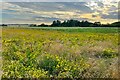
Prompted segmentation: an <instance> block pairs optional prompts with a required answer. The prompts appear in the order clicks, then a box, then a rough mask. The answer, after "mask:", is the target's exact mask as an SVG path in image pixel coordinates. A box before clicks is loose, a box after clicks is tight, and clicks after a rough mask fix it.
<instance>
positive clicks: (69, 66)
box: [2, 28, 120, 79]
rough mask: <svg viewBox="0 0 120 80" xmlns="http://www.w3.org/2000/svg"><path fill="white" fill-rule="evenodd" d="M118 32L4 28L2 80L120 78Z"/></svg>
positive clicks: (108, 29) (86, 29) (90, 29)
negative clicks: (6, 79)
mask: <svg viewBox="0 0 120 80" xmlns="http://www.w3.org/2000/svg"><path fill="white" fill-rule="evenodd" d="M118 36H119V34H118V29H117V28H75V29H74V28H72V29H69V28H66V29H59V28H56V29H55V28H54V29H52V28H49V29H48V28H44V29H43V28H3V29H2V59H3V66H2V70H3V74H2V78H38V79H39V78H118V77H119V75H118V46H119V44H120V43H119V42H118Z"/></svg>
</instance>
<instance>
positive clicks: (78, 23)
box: [2, 19, 120, 27]
mask: <svg viewBox="0 0 120 80" xmlns="http://www.w3.org/2000/svg"><path fill="white" fill-rule="evenodd" d="M2 26H7V24H2ZM119 26H120V21H118V22H114V23H111V24H101V22H94V23H92V22H89V21H84V20H83V21H78V20H73V19H71V20H65V21H63V22H61V21H60V20H55V21H53V22H52V24H50V25H47V24H44V23H42V24H40V25H36V24H30V25H29V27H119Z"/></svg>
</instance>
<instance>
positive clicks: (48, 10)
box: [0, 0, 118, 24]
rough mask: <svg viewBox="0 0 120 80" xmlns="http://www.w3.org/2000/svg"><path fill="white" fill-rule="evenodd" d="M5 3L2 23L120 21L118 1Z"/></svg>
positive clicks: (32, 0) (33, 0) (2, 3)
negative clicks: (71, 20)
mask: <svg viewBox="0 0 120 80" xmlns="http://www.w3.org/2000/svg"><path fill="white" fill-rule="evenodd" d="M4 1H7V2H1V3H0V5H2V6H0V9H2V11H1V15H2V16H0V17H1V18H0V21H2V23H11V24H12V23H17V24H18V23H20V24H21V23H24V24H29V23H34V24H41V23H46V24H50V23H52V21H53V20H61V21H64V20H67V19H76V20H80V21H81V20H88V21H91V22H96V21H100V22H102V23H112V22H115V21H118V0H97V2H95V0H89V1H84V2H83V1H82V0H81V1H80V0H75V1H79V2H55V0H50V1H52V2H46V1H47V0H44V1H45V2H42V1H43V0H27V1H31V2H25V1H24V0H22V2H15V0H11V1H10V0H4ZM12 1H13V2H12ZM23 1H24V2H23ZM37 1H38V2H37ZM40 1H41V2H40ZM58 1H59V0H58Z"/></svg>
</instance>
